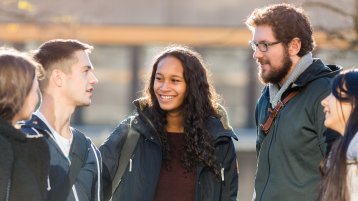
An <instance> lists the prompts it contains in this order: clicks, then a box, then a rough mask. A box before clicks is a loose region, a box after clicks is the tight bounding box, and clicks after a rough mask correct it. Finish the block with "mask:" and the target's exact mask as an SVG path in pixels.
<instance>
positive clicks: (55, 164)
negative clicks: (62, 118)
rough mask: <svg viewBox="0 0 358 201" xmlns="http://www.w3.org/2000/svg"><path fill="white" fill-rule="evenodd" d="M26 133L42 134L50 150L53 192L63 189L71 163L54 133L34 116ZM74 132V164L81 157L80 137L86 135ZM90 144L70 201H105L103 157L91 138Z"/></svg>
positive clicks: (25, 130)
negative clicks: (103, 199)
mask: <svg viewBox="0 0 358 201" xmlns="http://www.w3.org/2000/svg"><path fill="white" fill-rule="evenodd" d="M21 129H22V131H23V132H25V133H28V134H30V135H35V134H42V135H44V136H45V139H46V142H47V144H48V146H49V150H50V187H51V191H52V190H54V189H56V188H59V186H61V185H62V183H63V181H64V178H65V177H67V175H68V172H69V169H70V160H69V159H68V158H67V157H66V156H65V155H64V154H63V152H62V151H61V148H60V147H59V146H58V145H57V143H56V141H55V139H54V137H53V134H52V133H51V130H50V129H49V128H48V126H47V125H46V124H45V123H44V122H43V121H42V120H41V119H40V118H39V117H37V116H36V115H34V114H33V115H32V118H31V120H29V121H27V122H26V123H25V124H24V125H23V126H22V127H21ZM71 129H72V130H73V131H72V133H73V141H72V144H71V148H70V153H69V157H70V158H71V160H73V159H74V158H75V155H79V153H80V151H79V150H78V146H76V145H78V143H79V142H78V140H79V139H80V137H79V136H78V135H84V134H82V133H80V132H79V131H77V130H75V129H74V128H71ZM86 141H87V143H86V144H87V154H86V158H85V161H84V162H83V166H82V168H81V169H80V171H79V173H78V175H77V177H76V180H75V182H74V185H73V186H72V188H71V189H70V190H69V195H68V196H67V199H66V201H101V200H102V187H101V177H100V176H101V163H102V159H101V154H100V153H99V151H98V149H97V148H96V147H95V146H94V144H93V143H92V142H91V140H90V139H89V138H86Z"/></svg>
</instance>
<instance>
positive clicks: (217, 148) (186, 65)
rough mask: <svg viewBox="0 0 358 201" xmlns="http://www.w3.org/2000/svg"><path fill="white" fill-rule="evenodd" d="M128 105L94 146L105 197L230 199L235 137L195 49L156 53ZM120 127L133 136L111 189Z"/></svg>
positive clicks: (234, 182)
mask: <svg viewBox="0 0 358 201" xmlns="http://www.w3.org/2000/svg"><path fill="white" fill-rule="evenodd" d="M134 104H135V105H136V108H137V109H136V112H135V113H134V115H133V116H131V117H130V118H127V119H126V120H124V121H123V122H122V123H121V124H120V125H119V126H118V127H117V128H116V129H115V130H114V132H113V133H112V134H111V136H110V137H109V138H108V139H107V140H106V142H105V143H104V144H103V145H102V146H101V147H100V150H101V152H102V155H103V162H104V173H103V180H104V185H105V188H104V194H105V198H107V199H108V198H109V197H111V196H113V197H112V200H114V201H117V200H138V201H141V200H155V201H160V200H173V198H175V199H176V200H192V201H194V200H195V201H198V200H205V201H208V200H209V201H210V200H213V201H221V200H236V197H237V190H238V173H237V172H238V171H237V164H236V154H235V149H234V145H233V142H232V138H234V139H236V136H235V133H234V132H233V130H232V128H231V127H230V126H229V123H228V118H227V115H226V112H225V110H224V108H223V107H222V106H220V105H219V103H218V99H217V94H216V92H215V90H214V88H213V86H212V85H211V83H210V81H209V79H208V72H207V69H206V67H205V65H204V62H203V60H202V58H201V56H200V55H199V54H198V53H197V52H195V51H193V50H191V49H189V48H187V47H182V46H172V47H169V48H167V49H166V50H165V51H163V52H162V53H161V54H160V55H159V56H158V57H156V59H155V61H154V64H153V68H152V73H151V76H150V79H149V81H148V83H147V86H146V88H145V92H144V96H143V97H142V98H140V99H138V100H136V101H134ZM128 125H130V126H131V128H130V129H133V130H136V131H137V132H138V133H139V139H138V142H137V145H136V148H135V150H134V152H133V154H132V157H131V158H130V162H129V167H127V169H126V171H125V173H124V175H123V177H122V180H121V182H120V184H119V186H114V188H113V186H112V185H111V184H112V181H113V178H114V175H115V173H116V170H117V167H118V161H119V158H120V156H121V155H120V154H121V152H122V146H123V144H124V141H125V137H124V136H126V135H127V133H128V130H129V129H128V127H129V126H128ZM109 191H113V195H111V192H109Z"/></svg>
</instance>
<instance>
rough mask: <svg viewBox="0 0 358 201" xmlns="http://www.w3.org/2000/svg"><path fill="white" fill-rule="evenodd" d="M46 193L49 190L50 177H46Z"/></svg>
mask: <svg viewBox="0 0 358 201" xmlns="http://www.w3.org/2000/svg"><path fill="white" fill-rule="evenodd" d="M46 190H47V191H50V190H51V184H50V177H49V176H48V175H47V189H46Z"/></svg>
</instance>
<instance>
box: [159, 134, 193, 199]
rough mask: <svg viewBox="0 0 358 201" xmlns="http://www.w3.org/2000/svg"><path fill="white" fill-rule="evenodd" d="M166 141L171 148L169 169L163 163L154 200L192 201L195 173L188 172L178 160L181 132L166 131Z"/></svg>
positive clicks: (182, 135)
mask: <svg viewBox="0 0 358 201" xmlns="http://www.w3.org/2000/svg"><path fill="white" fill-rule="evenodd" d="M168 141H169V143H170V145H171V148H172V150H173V152H172V160H171V161H170V163H169V169H168V168H167V167H166V166H165V165H163V166H162V168H161V169H160V175H159V181H158V185H157V190H156V192H155V196H154V201H168V200H170V201H194V200H195V174H194V173H192V172H190V173H189V172H188V171H187V170H186V169H185V168H184V166H183V165H182V163H181V162H180V157H181V152H182V147H183V143H184V134H183V133H168Z"/></svg>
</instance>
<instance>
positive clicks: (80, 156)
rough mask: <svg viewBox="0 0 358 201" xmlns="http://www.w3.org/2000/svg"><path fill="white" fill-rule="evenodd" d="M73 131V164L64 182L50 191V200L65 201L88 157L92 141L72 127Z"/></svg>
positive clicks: (71, 156)
mask: <svg viewBox="0 0 358 201" xmlns="http://www.w3.org/2000/svg"><path fill="white" fill-rule="evenodd" d="M72 133H73V144H72V149H73V151H72V152H71V155H70V158H71V166H70V169H69V172H68V174H67V177H66V178H65V179H64V181H63V183H62V184H61V185H60V186H59V187H58V188H57V189H53V190H51V191H50V193H49V201H64V200H66V199H67V197H68V194H69V192H70V189H71V188H72V185H73V184H74V183H75V181H76V178H77V175H78V173H79V172H80V170H81V168H82V166H83V164H84V163H85V161H86V159H87V154H88V144H89V143H90V142H89V140H87V139H86V137H85V136H84V134H82V133H81V132H79V131H77V130H76V129H72Z"/></svg>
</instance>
